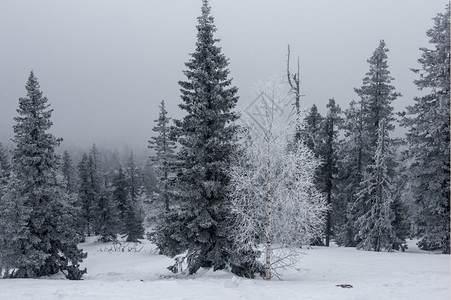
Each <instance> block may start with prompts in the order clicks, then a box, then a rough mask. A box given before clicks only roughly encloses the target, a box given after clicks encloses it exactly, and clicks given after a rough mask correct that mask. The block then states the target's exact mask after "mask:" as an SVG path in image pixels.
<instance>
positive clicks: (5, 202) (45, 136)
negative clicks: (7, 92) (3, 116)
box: [0, 72, 86, 279]
mask: <svg viewBox="0 0 451 300" xmlns="http://www.w3.org/2000/svg"><path fill="white" fill-rule="evenodd" d="M26 90H27V97H25V98H19V108H18V110H17V112H18V113H19V116H17V117H15V118H14V120H15V121H16V124H15V125H14V134H15V135H14V139H13V141H14V142H15V144H16V146H15V148H14V151H13V158H12V172H13V178H12V179H11V180H10V184H9V186H8V190H7V193H6V195H5V196H4V199H2V202H1V203H0V205H1V206H2V207H1V209H0V210H1V211H2V212H3V213H2V214H1V215H0V226H1V229H0V233H1V234H2V237H1V238H0V242H1V243H2V244H1V245H0V263H1V264H2V266H0V267H2V268H4V269H10V270H11V271H10V272H5V273H6V274H5V275H6V276H8V277H20V278H34V277H39V276H45V275H51V274H55V273H57V272H59V271H62V272H64V273H65V275H66V277H67V278H69V279H80V278H81V276H82V275H83V274H84V273H85V272H86V269H85V270H79V264H80V262H81V261H82V260H83V258H85V257H86V254H84V253H83V252H82V251H81V250H79V249H78V248H77V243H78V242H79V241H80V236H79V235H78V234H77V233H76V230H75V228H76V227H75V226H76V224H74V219H76V218H74V217H75V216H76V215H77V214H78V211H77V209H76V208H75V207H74V206H73V202H74V200H73V199H72V198H71V197H70V195H68V193H67V191H66V190H65V186H64V182H63V181H62V180H61V178H60V176H59V175H58V171H59V167H60V166H59V160H60V158H59V156H58V155H57V154H56V153H55V148H56V147H58V145H59V143H60V142H61V139H57V138H55V137H54V136H53V135H52V134H51V133H48V130H49V129H50V128H51V126H52V122H51V121H50V118H51V114H52V110H51V109H49V104H47V101H48V100H47V98H46V97H44V96H43V95H42V92H41V91H40V89H39V83H38V80H37V78H36V77H35V76H34V74H33V72H31V73H30V76H29V77H28V82H27V84H26Z"/></svg>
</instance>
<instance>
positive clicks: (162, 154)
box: [149, 100, 175, 213]
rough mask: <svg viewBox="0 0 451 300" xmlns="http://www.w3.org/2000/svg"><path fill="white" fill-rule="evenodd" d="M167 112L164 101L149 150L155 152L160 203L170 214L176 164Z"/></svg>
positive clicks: (154, 160)
mask: <svg viewBox="0 0 451 300" xmlns="http://www.w3.org/2000/svg"><path fill="white" fill-rule="evenodd" d="M167 113H168V112H167V111H166V108H165V106H164V100H162V101H161V104H160V114H159V117H158V119H157V120H155V122H156V123H157V125H155V127H154V128H153V129H152V130H153V131H155V132H156V134H157V136H156V137H152V140H150V141H149V148H150V149H153V150H154V151H155V156H152V157H151V160H152V162H153V163H154V165H155V167H156V170H157V174H158V179H159V181H160V184H159V198H160V200H161V201H160V202H164V211H165V213H169V179H170V176H171V173H172V172H171V166H173V163H174V150H175V143H174V141H172V140H170V139H169V126H168V124H169V122H170V120H171V118H169V117H167Z"/></svg>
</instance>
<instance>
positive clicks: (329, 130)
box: [319, 98, 342, 246]
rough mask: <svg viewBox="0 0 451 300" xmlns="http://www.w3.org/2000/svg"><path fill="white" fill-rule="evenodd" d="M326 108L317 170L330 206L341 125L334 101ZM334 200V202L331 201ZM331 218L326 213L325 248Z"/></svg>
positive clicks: (330, 229)
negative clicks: (319, 162)
mask: <svg viewBox="0 0 451 300" xmlns="http://www.w3.org/2000/svg"><path fill="white" fill-rule="evenodd" d="M326 107H327V108H328V112H327V116H326V117H325V118H324V121H323V132H324V133H323V134H324V142H323V149H322V151H321V153H322V159H323V165H322V166H321V167H320V168H319V169H320V172H321V174H322V176H321V177H322V181H323V191H324V193H325V195H326V200H327V204H328V205H329V207H333V206H332V202H334V204H335V199H333V198H335V197H334V192H335V191H336V189H337V188H336V176H337V172H338V170H337V166H336V164H337V146H338V145H337V144H338V127H339V126H340V124H341V121H342V119H341V116H340V114H341V109H340V106H338V105H337V104H335V100H334V99H333V98H332V99H329V103H328V104H327V106H326ZM332 200H334V201H332ZM334 206H335V205H334ZM331 231H332V217H331V211H330V210H329V211H327V216H326V232H325V233H326V234H325V236H326V246H329V242H330V237H331V234H332V232H331Z"/></svg>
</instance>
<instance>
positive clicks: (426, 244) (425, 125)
mask: <svg viewBox="0 0 451 300" xmlns="http://www.w3.org/2000/svg"><path fill="white" fill-rule="evenodd" d="M426 35H427V36H428V37H429V38H430V43H431V44H432V45H433V48H432V49H427V48H421V49H420V50H421V51H422V52H423V53H422V55H421V58H420V59H419V60H418V62H419V63H420V64H421V70H414V71H415V72H416V73H419V74H420V78H419V79H418V80H415V84H416V85H417V87H418V89H419V90H423V91H426V95H425V96H422V97H417V98H415V99H414V100H415V104H414V105H412V106H409V107H407V114H408V115H407V117H405V118H404V120H403V125H404V126H406V127H408V128H409V132H408V133H407V141H408V145H409V151H410V156H411V157H413V158H414V163H413V164H412V166H411V171H412V188H413V191H414V192H413V195H414V197H415V202H416V204H417V206H418V208H419V210H418V214H417V215H416V218H415V221H416V226H417V228H418V232H417V233H418V235H419V237H420V242H419V245H420V247H421V248H423V249H440V250H441V251H442V252H443V253H450V184H449V181H450V131H449V125H450V115H449V109H450V93H449V90H450V7H449V5H447V7H446V11H445V12H444V13H439V14H438V15H437V16H436V17H435V18H434V27H433V28H431V29H430V30H428V31H427V32H426Z"/></svg>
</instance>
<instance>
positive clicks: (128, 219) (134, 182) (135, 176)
mask: <svg viewBox="0 0 451 300" xmlns="http://www.w3.org/2000/svg"><path fill="white" fill-rule="evenodd" d="M125 177H126V181H127V188H126V190H127V198H126V203H125V207H124V209H125V210H124V220H123V222H124V226H125V227H124V229H125V231H124V234H126V235H127V242H132V241H133V242H137V241H138V239H142V238H143V236H144V227H143V219H142V214H141V213H140V212H141V210H142V203H140V199H141V198H140V196H141V194H142V192H143V189H142V186H141V184H140V182H139V178H140V176H139V170H138V168H136V166H135V159H134V156H133V152H131V154H130V158H129V161H128V166H127V172H126V174H125Z"/></svg>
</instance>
